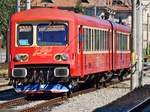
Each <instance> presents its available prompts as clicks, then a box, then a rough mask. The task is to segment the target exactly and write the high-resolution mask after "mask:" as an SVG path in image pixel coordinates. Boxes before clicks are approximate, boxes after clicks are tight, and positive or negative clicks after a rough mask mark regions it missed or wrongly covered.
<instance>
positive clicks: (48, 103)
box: [20, 78, 130, 112]
mask: <svg viewBox="0 0 150 112" xmlns="http://www.w3.org/2000/svg"><path fill="white" fill-rule="evenodd" d="M127 80H130V78H127V79H124V80H123V81H127ZM123 81H115V82H110V83H109V84H106V86H107V87H108V86H110V85H113V84H118V83H120V82H123ZM101 88H102V87H101ZM96 90H97V89H96V88H95V87H93V88H89V89H85V90H81V91H77V92H74V93H71V94H70V95H69V96H68V95H67V94H65V95H64V96H61V97H57V98H54V99H50V100H48V101H45V102H44V103H41V104H38V105H35V106H34V107H30V108H27V109H24V110H21V111H20V112H38V111H42V110H44V109H45V108H47V107H53V106H55V105H59V104H61V103H63V101H67V100H68V98H72V97H75V96H78V95H80V94H86V93H90V92H93V91H96Z"/></svg>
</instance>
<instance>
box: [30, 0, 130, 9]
mask: <svg viewBox="0 0 150 112" xmlns="http://www.w3.org/2000/svg"><path fill="white" fill-rule="evenodd" d="M42 1H44V0H32V6H45V5H46V6H48V7H55V6H57V7H75V6H76V3H77V2H78V1H79V0H52V1H53V3H46V2H42ZM88 1H89V3H82V5H83V6H84V7H92V6H97V7H105V6H111V4H112V1H113V0H88ZM124 3H125V5H127V6H128V5H129V6H130V4H131V1H130V0H124ZM112 9H114V10H131V7H125V6H113V7H112Z"/></svg>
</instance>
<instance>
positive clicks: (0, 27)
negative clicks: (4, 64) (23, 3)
mask: <svg viewBox="0 0 150 112" xmlns="http://www.w3.org/2000/svg"><path fill="white" fill-rule="evenodd" d="M15 7H16V0H0V9H1V10H0V35H3V37H4V38H3V39H4V40H3V41H4V43H6V44H7V42H6V40H7V31H8V29H9V20H10V16H11V14H12V13H14V12H15ZM3 46H6V47H8V46H7V45H3ZM7 49H8V48H7ZM6 57H7V58H6V61H7V59H8V52H7V53H6Z"/></svg>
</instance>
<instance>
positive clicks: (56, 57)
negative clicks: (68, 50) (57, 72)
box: [55, 54, 68, 61]
mask: <svg viewBox="0 0 150 112" xmlns="http://www.w3.org/2000/svg"><path fill="white" fill-rule="evenodd" d="M55 60H59V61H61V60H63V61H67V60H68V55H67V54H57V55H55Z"/></svg>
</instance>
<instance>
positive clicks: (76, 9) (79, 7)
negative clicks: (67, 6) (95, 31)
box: [75, 1, 84, 13]
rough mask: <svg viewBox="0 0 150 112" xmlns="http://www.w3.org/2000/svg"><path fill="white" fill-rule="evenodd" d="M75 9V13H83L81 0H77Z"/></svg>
mask: <svg viewBox="0 0 150 112" xmlns="http://www.w3.org/2000/svg"><path fill="white" fill-rule="evenodd" d="M75 11H76V12H77V13H84V7H83V6H82V4H81V2H80V1H79V2H77V4H76V6H75Z"/></svg>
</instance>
